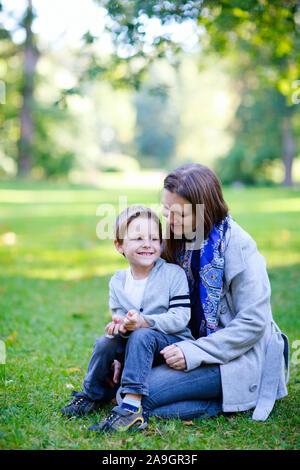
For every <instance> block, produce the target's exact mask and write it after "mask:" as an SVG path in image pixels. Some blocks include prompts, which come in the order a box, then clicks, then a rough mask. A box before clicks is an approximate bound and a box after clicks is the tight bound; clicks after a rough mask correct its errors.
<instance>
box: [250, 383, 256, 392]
mask: <svg viewBox="0 0 300 470" xmlns="http://www.w3.org/2000/svg"><path fill="white" fill-rule="evenodd" d="M256 389H257V385H256V384H253V385H250V387H249V390H250V392H255V390H256Z"/></svg>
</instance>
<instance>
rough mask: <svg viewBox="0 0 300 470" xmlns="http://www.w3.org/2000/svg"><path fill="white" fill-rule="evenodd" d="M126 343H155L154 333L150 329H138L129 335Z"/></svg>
mask: <svg viewBox="0 0 300 470" xmlns="http://www.w3.org/2000/svg"><path fill="white" fill-rule="evenodd" d="M128 341H129V342H130V343H132V342H136V341H138V342H139V343H141V342H149V341H155V332H154V330H152V329H151V328H138V329H137V330H135V331H133V332H132V333H131V334H130V336H129V338H128Z"/></svg>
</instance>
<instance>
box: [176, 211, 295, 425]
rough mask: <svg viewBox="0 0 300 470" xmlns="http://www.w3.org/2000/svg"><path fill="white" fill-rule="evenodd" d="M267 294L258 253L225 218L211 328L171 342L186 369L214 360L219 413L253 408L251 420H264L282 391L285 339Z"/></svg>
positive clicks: (284, 378)
mask: <svg viewBox="0 0 300 470" xmlns="http://www.w3.org/2000/svg"><path fill="white" fill-rule="evenodd" d="M270 296H271V288H270V283H269V278H268V274H267V270H266V262H265V259H264V257H263V256H262V255H261V254H260V253H259V251H258V250H257V246H256V243H255V242H254V240H253V239H252V238H251V236H250V235H249V234H248V233H247V232H245V231H244V230H243V229H242V228H241V227H240V226H239V225H238V224H237V223H236V222H235V221H234V220H233V219H231V230H230V231H228V232H227V234H226V250H225V273H224V287H223V295H222V298H221V302H220V305H219V312H218V315H219V319H218V328H217V331H216V332H215V333H213V334H211V335H209V336H207V337H202V338H199V339H198V340H186V341H182V342H180V343H177V344H178V346H179V347H180V349H181V350H182V351H183V353H184V355H185V359H186V364H187V368H186V372H188V371H190V370H192V369H195V368H196V367H199V366H201V365H202V364H219V365H220V370H221V378H222V392H223V411H224V412H233V411H244V410H248V409H251V408H255V411H254V414H253V419H256V420H265V419H266V418H267V417H268V415H269V413H270V411H271V410H272V407H273V404H274V401H275V399H278V398H282V397H284V396H285V395H287V389H286V383H287V380H288V340H287V337H286V336H285V335H283V334H282V333H281V332H280V330H279V329H278V327H277V325H276V324H275V322H274V320H273V317H272V312H271V306H270ZM284 363H285V364H286V367H287V376H286V377H285V372H284Z"/></svg>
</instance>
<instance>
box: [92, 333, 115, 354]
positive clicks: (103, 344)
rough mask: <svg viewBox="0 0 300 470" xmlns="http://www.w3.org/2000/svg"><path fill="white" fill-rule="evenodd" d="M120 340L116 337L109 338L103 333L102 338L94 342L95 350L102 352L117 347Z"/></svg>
mask: <svg viewBox="0 0 300 470" xmlns="http://www.w3.org/2000/svg"><path fill="white" fill-rule="evenodd" d="M117 344H118V341H116V338H109V337H107V336H106V335H102V336H101V337H100V338H97V339H96V342H95V344H94V351H95V352H98V353H100V352H101V351H103V350H105V351H106V350H107V349H111V348H112V349H115V348H116V347H117Z"/></svg>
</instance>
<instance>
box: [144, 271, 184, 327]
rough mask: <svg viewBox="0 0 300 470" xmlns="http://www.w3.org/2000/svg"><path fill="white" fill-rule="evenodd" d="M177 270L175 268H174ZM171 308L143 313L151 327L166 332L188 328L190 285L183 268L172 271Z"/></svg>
mask: <svg viewBox="0 0 300 470" xmlns="http://www.w3.org/2000/svg"><path fill="white" fill-rule="evenodd" d="M174 271H175V270H174ZM171 275H173V277H172V279H171V288H170V301H169V310H168V311H167V312H165V313H161V314H153V315H142V316H143V317H144V319H145V320H146V321H147V323H149V325H150V327H151V328H153V329H155V330H158V331H161V332H162V333H166V334H175V333H178V332H180V331H182V330H183V329H184V328H186V326H187V324H188V322H189V321H190V318H191V305H190V295H189V286H188V281H187V278H186V274H185V272H184V270H183V269H178V270H176V271H175V272H174V274H173V272H172V273H171Z"/></svg>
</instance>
